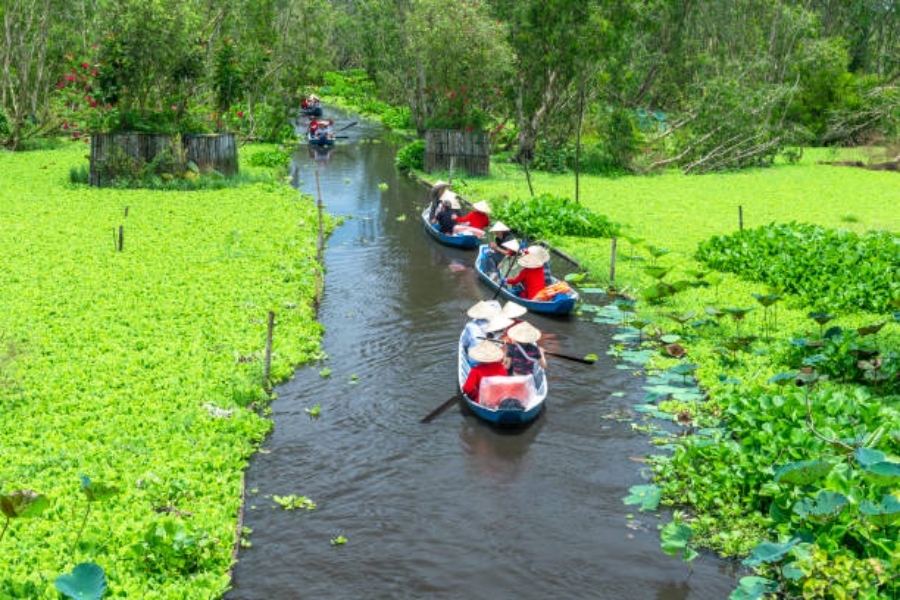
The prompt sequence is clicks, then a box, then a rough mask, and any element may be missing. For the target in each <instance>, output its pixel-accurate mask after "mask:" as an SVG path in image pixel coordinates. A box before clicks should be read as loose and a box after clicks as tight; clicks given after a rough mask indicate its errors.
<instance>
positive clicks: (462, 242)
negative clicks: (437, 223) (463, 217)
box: [422, 207, 481, 250]
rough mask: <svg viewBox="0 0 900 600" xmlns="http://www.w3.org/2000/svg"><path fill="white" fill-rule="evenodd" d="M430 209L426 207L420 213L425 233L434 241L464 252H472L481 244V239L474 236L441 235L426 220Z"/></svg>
mask: <svg viewBox="0 0 900 600" xmlns="http://www.w3.org/2000/svg"><path fill="white" fill-rule="evenodd" d="M429 212H430V209H429V208H428V207H426V208H425V210H424V211H422V224H423V225H424V226H425V231H426V232H428V234H429V235H430V236H431V237H433V238H434V239H435V240H437V241H438V242H440V243H441V244H444V245H445V246H452V247H453V248H463V249H465V250H474V249H475V248H477V247H478V245H479V244H480V243H481V238H480V237H478V236H476V235H460V234H452V235H448V234H446V233H441V232H440V231H438V230H437V229H435V228H434V226H433V225H432V224H431V222H429V220H428V213H429Z"/></svg>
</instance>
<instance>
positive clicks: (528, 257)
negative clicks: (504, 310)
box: [500, 246, 549, 300]
mask: <svg viewBox="0 0 900 600" xmlns="http://www.w3.org/2000/svg"><path fill="white" fill-rule="evenodd" d="M548 258H549V253H548V252H547V251H546V250H545V249H544V248H542V247H541V246H529V248H528V250H526V251H525V254H523V255H522V256H520V257H519V258H518V259H517V260H516V262H517V263H518V265H519V266H520V267H522V270H521V271H520V272H519V274H518V275H516V276H515V277H511V278H510V279H503V278H501V279H500V285H510V286H512V285H516V284H519V283H521V284H522V285H524V286H525V290H524V292H523V293H522V297H523V298H525V299H526V300H530V299H532V298H534V297H535V295H536V294H537V293H538V292H540V291H541V290H542V289H544V288H545V287H546V283H545V281H544V264H545V263H546V262H547V259H548Z"/></svg>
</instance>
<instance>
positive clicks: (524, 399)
mask: <svg viewBox="0 0 900 600" xmlns="http://www.w3.org/2000/svg"><path fill="white" fill-rule="evenodd" d="M462 340H463V338H462V335H460V337H459V355H458V362H459V368H458V376H459V389H460V390H462V388H463V385H464V384H465V383H466V378H468V376H469V370H471V368H472V365H471V364H470V363H469V359H468V357H467V356H466V354H465V351H464V350H463V345H462ZM536 381H537V383H536ZM461 395H462V397H463V399H464V400H465V402H466V405H467V406H468V407H469V409H471V410H472V412H474V413H475V415H476V416H477V417H479V418H480V419H482V420H484V421H487V422H488V423H490V424H492V425H497V426H501V427H516V426H522V425H525V424H527V423H530V422H531V421H533V420H534V419H535V418H537V416H538V415H539V414H540V413H541V410H542V409H543V408H544V401H545V400H546V399H547V377H546V374H545V372H544V370H543V369H542V368H541V367H540V366H538V365H535V372H534V374H533V375H511V376H507V377H503V376H497V377H485V378H484V379H482V380H481V385H480V389H479V392H478V395H479V396H480V400H481V403H478V402H474V401H473V400H472V399H471V398H469V397H468V396H467V395H466V394H465V393H464V392H461ZM507 398H515V399H516V400H518V401H519V402H520V403H521V407H515V408H500V406H498V405H497V404H498V403H500V402H502V401H503V400H505V399H507Z"/></svg>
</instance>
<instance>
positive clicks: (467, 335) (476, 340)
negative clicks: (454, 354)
mask: <svg viewBox="0 0 900 600" xmlns="http://www.w3.org/2000/svg"><path fill="white" fill-rule="evenodd" d="M466 314H467V315H468V316H469V319H470V320H469V322H468V323H466V327H465V329H463V333H462V347H463V351H464V352H465V353H466V355H467V356H468V353H469V349H470V348H472V347H474V346H477V345H478V344H480V343H481V342H482V339H483V338H485V337H487V332H486V331H485V330H484V327H485V326H486V325H487V324H488V323H490V321H491V319H492V318H494V317H495V316H497V315H498V314H500V303H499V302H497V301H496V300H482V301H480V302H478V303H477V304H475V305H474V306H472V308H470V309H469V310H468V311H467V312H466Z"/></svg>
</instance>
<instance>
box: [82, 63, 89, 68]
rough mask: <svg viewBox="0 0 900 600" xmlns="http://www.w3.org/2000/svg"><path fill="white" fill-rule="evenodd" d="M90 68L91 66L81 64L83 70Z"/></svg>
mask: <svg viewBox="0 0 900 600" xmlns="http://www.w3.org/2000/svg"><path fill="white" fill-rule="evenodd" d="M90 66H91V65H89V64H87V63H81V67H82V68H83V69H88V68H90Z"/></svg>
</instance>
